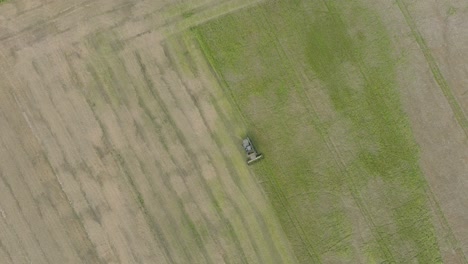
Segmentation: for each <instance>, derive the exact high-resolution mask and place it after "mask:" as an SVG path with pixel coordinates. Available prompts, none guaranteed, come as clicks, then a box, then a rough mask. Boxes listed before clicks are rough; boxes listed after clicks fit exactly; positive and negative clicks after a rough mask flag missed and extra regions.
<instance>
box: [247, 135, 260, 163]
mask: <svg viewBox="0 0 468 264" xmlns="http://www.w3.org/2000/svg"><path fill="white" fill-rule="evenodd" d="M242 146H243V147H244V150H245V152H246V154H247V164H248V165H250V164H252V163H253V162H255V161H257V160H259V159H261V158H263V155H262V154H260V153H258V152H257V151H256V150H255V148H254V146H253V144H252V141H251V140H250V138H249V137H247V138H245V139H244V140H243V141H242Z"/></svg>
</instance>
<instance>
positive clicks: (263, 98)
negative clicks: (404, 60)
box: [193, 1, 440, 263]
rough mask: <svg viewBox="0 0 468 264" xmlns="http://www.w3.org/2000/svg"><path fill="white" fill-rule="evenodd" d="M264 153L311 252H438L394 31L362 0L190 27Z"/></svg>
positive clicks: (411, 256) (268, 173)
mask: <svg viewBox="0 0 468 264" xmlns="http://www.w3.org/2000/svg"><path fill="white" fill-rule="evenodd" d="M193 32H194V33H195V35H196V36H197V37H198V39H199V42H200V48H201V49H202V50H203V51H204V52H205V55H206V57H207V60H208V61H209V62H210V63H211V65H212V67H213V72H214V73H215V74H216V75H217V77H218V78H219V81H220V83H222V84H223V85H224V87H225V89H226V90H225V91H226V93H228V94H231V96H232V101H233V103H234V104H236V105H237V106H238V109H239V115H241V116H243V120H244V121H245V124H246V125H248V126H250V127H251V131H250V134H251V135H253V137H254V139H255V141H256V142H258V144H259V145H260V146H263V152H264V153H265V157H267V158H266V159H265V160H264V161H263V162H262V163H260V164H259V165H258V166H256V168H257V170H256V174H257V176H258V177H259V178H260V179H261V180H262V181H264V182H265V184H264V186H265V188H266V190H267V192H268V194H269V196H270V198H271V200H272V202H273V204H274V206H275V208H276V210H277V212H278V215H279V216H280V219H281V221H282V224H283V226H284V228H285V230H286V233H287V234H288V236H289V238H290V240H291V242H292V244H293V247H294V249H295V252H296V255H297V257H298V259H299V261H300V262H302V263H311V262H314V263H319V262H324V263H330V262H337V261H338V262H350V263H357V262H381V261H389V262H397V263H408V262H413V261H419V262H421V263H433V262H437V261H439V260H440V253H439V248H438V246H437V240H436V237H435V235H434V230H433V229H434V228H433V226H432V220H431V218H430V214H429V210H428V208H427V201H426V194H425V185H426V183H425V181H424V178H423V177H422V173H421V171H420V169H419V166H418V150H417V146H416V145H415V143H414V139H413V138H412V135H411V131H410V130H409V123H408V120H407V119H406V116H405V114H404V113H403V112H402V110H401V104H400V101H399V94H398V90H397V88H396V87H395V84H396V81H395V78H396V76H395V74H394V72H395V67H396V62H395V61H393V59H392V57H391V56H392V55H391V53H390V52H389V47H390V46H389V39H388V36H387V33H386V32H385V29H384V27H383V26H382V25H381V24H380V23H379V18H378V17H376V16H375V15H373V14H372V11H371V10H368V9H367V8H365V7H364V6H361V5H360V4H358V3H356V2H355V1H353V2H350V3H347V4H343V5H340V6H339V8H338V6H334V5H333V3H332V2H331V1H323V2H317V3H315V2H314V3H309V2H307V1H299V2H297V3H294V4H292V3H288V2H286V1H285V2H275V3H265V4H262V5H260V6H258V7H255V8H251V9H249V10H247V11H245V12H238V13H234V14H231V15H228V16H226V17H223V18H220V19H217V20H215V21H211V22H209V23H206V24H204V25H201V26H200V27H198V28H196V29H195V30H193Z"/></svg>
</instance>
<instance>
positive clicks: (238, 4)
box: [159, 0, 264, 37]
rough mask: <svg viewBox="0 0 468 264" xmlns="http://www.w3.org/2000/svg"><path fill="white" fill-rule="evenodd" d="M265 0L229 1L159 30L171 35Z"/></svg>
mask: <svg viewBox="0 0 468 264" xmlns="http://www.w3.org/2000/svg"><path fill="white" fill-rule="evenodd" d="M263 1H264V0H236V1H227V2H224V3H222V4H219V5H217V6H215V7H213V8H210V9H208V10H205V11H202V12H200V13H196V14H193V15H192V16H190V17H188V18H186V19H183V20H181V21H177V22H175V23H173V24H170V25H166V26H164V27H162V28H160V29H159V31H160V32H162V33H163V35H164V36H166V37H169V36H171V35H175V34H178V33H181V32H183V31H185V30H187V29H190V28H192V27H195V26H198V25H200V24H203V23H206V22H208V21H210V20H213V19H216V18H218V17H221V16H225V15H227V14H230V13H233V12H236V11H238V10H240V9H243V8H247V7H251V6H253V5H256V4H258V3H260V2H263Z"/></svg>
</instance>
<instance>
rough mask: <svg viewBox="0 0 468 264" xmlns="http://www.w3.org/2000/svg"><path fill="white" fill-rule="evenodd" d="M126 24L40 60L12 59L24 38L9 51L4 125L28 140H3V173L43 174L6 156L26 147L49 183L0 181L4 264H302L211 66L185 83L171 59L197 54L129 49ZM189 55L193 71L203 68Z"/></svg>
mask: <svg viewBox="0 0 468 264" xmlns="http://www.w3.org/2000/svg"><path fill="white" fill-rule="evenodd" d="M108 17H109V14H106V18H108ZM125 18H128V16H125ZM61 19H62V18H61V17H58V18H57V21H55V22H57V23H59V22H62V21H61ZM121 21H123V22H122V23H123V25H121V26H119V27H117V28H116V29H115V30H109V31H108V29H107V30H103V29H101V30H98V29H95V30H96V32H93V33H92V34H84V36H82V39H76V37H77V36H80V34H82V33H83V32H78V33H77V36H74V37H75V38H74V42H73V44H72V45H71V44H70V45H69V44H68V43H67V41H68V40H64V42H61V41H58V40H60V37H59V35H53V36H51V39H50V42H46V41H44V39H34V38H28V39H29V40H30V41H34V40H36V41H38V42H37V43H33V44H34V49H27V48H25V49H23V48H22V47H19V48H18V47H13V46H14V45H13V42H14V41H16V39H17V38H21V35H22V33H21V34H20V33H19V34H20V35H18V36H17V37H16V35H12V36H10V37H9V38H8V39H9V41H8V42H5V43H6V44H5V45H6V46H5V47H6V48H12V49H14V50H15V52H16V53H15V57H11V56H10V55H9V53H7V52H6V53H2V58H4V60H2V64H1V65H2V69H3V71H2V73H1V74H2V78H4V79H5V80H7V82H5V83H4V84H3V85H4V87H5V89H4V90H3V91H6V92H5V94H6V95H7V96H5V97H2V98H4V101H5V102H6V103H5V104H3V105H4V108H2V109H6V110H4V113H5V116H6V117H5V119H4V120H2V122H3V123H6V124H10V123H11V121H9V120H10V119H13V120H17V121H18V122H19V123H21V125H22V129H24V130H25V131H27V132H28V133H26V134H23V133H22V130H20V129H19V128H17V127H11V128H8V126H5V127H2V129H5V131H6V132H3V131H2V135H5V139H4V141H5V142H7V143H5V144H4V145H2V150H4V151H3V152H2V161H5V162H7V161H8V164H10V163H11V162H10V161H12V160H19V161H21V162H24V163H25V164H26V163H27V162H33V161H34V157H30V156H28V155H24V153H23V152H12V151H10V149H12V148H14V147H12V146H10V145H8V144H14V143H15V141H12V140H11V139H10V138H9V137H11V135H14V134H15V133H18V134H21V135H24V136H23V138H20V139H18V141H19V142H20V143H22V142H23V144H25V146H32V147H30V148H33V147H34V148H35V149H36V151H37V152H38V153H39V154H40V155H42V156H43V157H44V161H43V162H44V163H45V164H46V165H47V166H48V167H47V168H48V169H47V170H46V171H45V172H44V173H45V175H42V174H39V173H37V172H35V171H34V170H29V171H27V172H21V171H20V169H19V168H21V167H23V166H24V165H21V164H19V165H17V166H15V167H13V166H8V167H5V168H2V172H3V173H4V175H5V176H4V177H3V178H4V179H5V180H4V182H5V183H4V184H3V185H0V187H1V188H2V190H3V191H4V192H3V193H2V198H4V199H2V201H3V202H2V203H0V209H1V214H2V219H6V220H2V221H4V222H2V224H3V225H2V228H3V229H2V230H10V231H8V232H5V234H8V235H5V236H2V237H1V238H0V242H1V243H0V253H1V254H0V257H1V258H2V259H1V262H6V263H8V262H18V261H19V262H24V261H22V259H25V260H26V262H27V261H29V260H33V259H35V260H37V261H38V262H43V263H47V262H52V263H64V262H66V260H71V261H73V262H86V263H89V262H92V263H99V262H101V263H153V262H157V263H294V262H295V261H296V259H295V257H294V254H293V253H292V251H291V248H290V246H289V244H288V240H287V239H286V238H285V235H284V233H283V231H282V227H281V226H280V224H279V222H278V219H277V217H276V216H275V214H274V211H273V209H272V208H271V206H270V205H269V203H268V201H267V198H266V197H265V196H264V195H263V193H262V191H261V187H260V186H259V185H258V184H257V183H256V181H255V178H254V177H253V175H252V174H251V173H250V172H249V170H248V169H247V165H246V164H245V161H244V157H243V153H242V152H241V151H242V150H241V149H240V146H239V145H238V144H239V143H240V139H239V138H238V137H235V136H233V134H232V127H241V126H242V124H240V125H239V124H238V120H236V119H232V118H231V115H232V110H229V109H230V105H229V102H228V101H227V100H226V99H225V96H224V95H223V93H222V92H220V90H219V87H218V86H217V85H218V84H217V83H216V82H214V81H213V80H212V79H211V78H210V74H209V71H205V70H206V68H207V66H206V65H205V64H203V63H201V64H200V63H195V64H193V65H192V66H191V67H192V68H193V69H194V70H195V71H196V72H197V74H196V75H193V74H190V73H188V72H186V71H183V70H181V68H180V67H179V66H177V67H176V66H175V61H178V63H180V64H183V63H185V62H181V61H179V60H178V59H176V60H173V58H175V57H177V56H179V54H178V53H179V52H180V51H181V50H194V49H193V47H191V48H189V47H185V44H184V43H178V42H177V41H175V42H174V43H172V44H174V45H171V44H168V43H161V39H164V36H161V35H160V34H159V33H158V32H153V33H148V34H144V35H141V36H139V37H136V38H131V39H129V38H127V36H128V35H130V33H129V32H128V28H126V26H125V23H126V22H125V20H121ZM129 23H131V22H129ZM149 24H150V23H149ZM147 27H149V26H147ZM92 29H93V28H92V27H91V28H88V27H86V28H85V29H84V30H83V31H84V32H87V31H88V30H92ZM26 31H27V30H26ZM124 39H125V41H124ZM10 45H11V46H10ZM177 45H179V46H177ZM177 47H178V48H177ZM39 51H40V52H39ZM191 52H192V51H191ZM197 52H198V53H197ZM192 53H193V54H192V55H191V56H195V57H196V56H198V58H197V59H192V60H191V61H192V62H193V61H200V62H204V61H203V59H201V58H202V56H201V54H200V53H199V51H197V50H196V49H195V50H194V51H193V52H192ZM197 54H198V55H197ZM206 73H208V74H206ZM205 75H208V76H205ZM7 103H8V104H7ZM7 129H9V130H7ZM8 131H9V132H8ZM7 132H8V133H9V134H7ZM7 135H9V136H8V137H7ZM20 143H19V144H20ZM25 149H27V148H26V147H25ZM8 153H12V154H8ZM8 155H10V156H11V157H9V156H8ZM21 157H22V158H21ZM39 157H40V156H39ZM37 159H38V160H40V159H39V158H37ZM22 160H23V161H22ZM14 168H16V169H14ZM23 174H24V175H25V176H21V175H23ZM2 175H3V174H2ZM27 177H33V178H34V179H36V181H30V183H29V184H30V185H31V186H35V188H44V187H42V186H43V185H45V184H46V183H44V182H43V181H45V180H46V179H47V180H48V181H50V182H51V184H52V183H53V184H54V186H55V192H56V193H57V194H56V195H58V196H59V198H60V199H59V200H57V199H58V198H56V197H52V198H50V199H49V200H51V201H53V202H54V203H55V202H57V203H60V206H57V207H58V208H62V207H63V208H64V209H61V210H62V211H63V210H65V211H64V212H62V211H60V210H58V209H57V210H58V213H56V215H54V214H49V211H52V212H53V207H52V206H51V205H49V204H47V203H42V204H40V203H41V202H42V198H40V197H36V196H37V195H35V192H36V191H34V190H35V189H33V188H31V189H28V188H23V189H21V188H20V186H22V185H23V184H24V183H26V182H28V178H27ZM23 178H24V180H23ZM9 186H14V191H13V189H11V190H10V191H8V190H9ZM27 186H29V185H27ZM20 189H21V190H20ZM29 193H33V195H32V196H33V197H32V198H31V197H30V196H31V195H30V194H29ZM47 193H48V192H47ZM50 195H52V194H50ZM44 197H45V198H47V196H44ZM45 198H44V199H45ZM15 199H16V200H17V201H18V202H15ZM39 207H40V209H37V210H38V212H39V213H37V214H36V213H35V212H36V211H37V210H36V208H39ZM15 210H18V211H23V212H25V213H24V215H23V216H21V215H16V214H15V213H14V212H15ZM67 210H68V211H67ZM65 213H68V214H70V215H71V216H70V217H72V219H71V220H68V218H62V216H63V215H64V214H65ZM15 220H16V221H15ZM62 221H66V222H62ZM68 222H70V225H67V223H68ZM35 223H39V224H38V225H35ZM28 226H29V229H25V227H28ZM68 226H73V227H75V228H74V229H73V230H72V231H68V230H67V227H68ZM47 230H54V232H56V233H57V235H55V236H54V237H47ZM2 234H3V233H2ZM64 241H73V242H64ZM81 241H82V242H81ZM15 248H18V249H22V250H14V249H15Z"/></svg>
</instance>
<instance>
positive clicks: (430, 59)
mask: <svg viewBox="0 0 468 264" xmlns="http://www.w3.org/2000/svg"><path fill="white" fill-rule="evenodd" d="M395 1H396V3H397V4H398V8H399V9H400V11H401V13H402V14H403V16H404V17H405V20H406V24H407V25H408V27H409V28H410V29H411V33H412V34H413V37H414V38H415V39H416V42H417V43H418V45H419V48H420V49H421V51H422V52H423V54H424V57H425V58H426V61H427V64H428V65H429V68H430V69H431V72H432V75H433V76H434V79H435V81H436V82H437V84H438V85H439V87H440V89H441V90H442V92H443V94H444V96H445V98H446V99H447V101H448V103H449V104H450V107H451V108H452V111H453V114H454V115H455V118H456V119H457V122H458V124H459V125H460V126H461V128H462V129H463V131H464V132H465V135H466V136H467V137H468V120H467V117H466V114H465V113H464V111H463V108H462V107H461V106H460V104H459V103H458V101H457V98H456V97H455V95H454V94H453V91H452V89H451V88H450V86H449V85H448V83H447V80H446V79H445V77H444V75H443V74H442V72H441V71H440V68H439V66H438V65H437V61H436V59H435V58H434V56H433V55H432V53H431V51H430V49H429V47H428V46H427V43H426V40H425V39H424V38H423V37H422V35H421V32H419V30H418V28H417V26H416V23H415V22H414V19H413V17H412V16H411V14H410V13H409V11H408V8H407V7H406V5H405V4H404V3H403V1H402V0H395Z"/></svg>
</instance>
